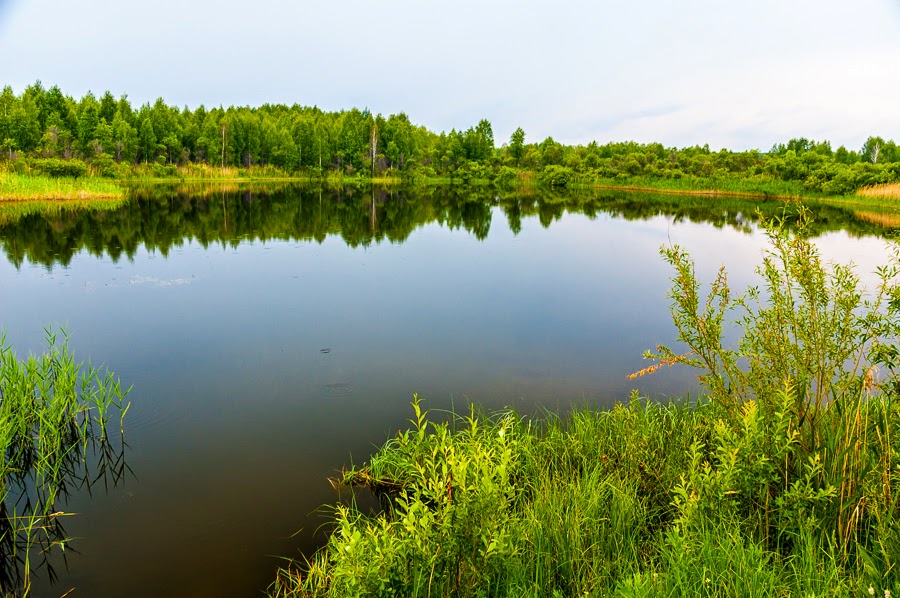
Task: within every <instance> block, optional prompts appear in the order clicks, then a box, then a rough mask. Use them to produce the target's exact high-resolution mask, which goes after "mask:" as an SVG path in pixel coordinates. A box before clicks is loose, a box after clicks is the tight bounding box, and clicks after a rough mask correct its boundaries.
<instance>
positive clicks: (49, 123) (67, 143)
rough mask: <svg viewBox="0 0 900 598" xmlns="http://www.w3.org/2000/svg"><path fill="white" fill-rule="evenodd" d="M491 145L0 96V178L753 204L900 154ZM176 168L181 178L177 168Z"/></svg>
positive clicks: (331, 125) (270, 116) (839, 187)
mask: <svg viewBox="0 0 900 598" xmlns="http://www.w3.org/2000/svg"><path fill="white" fill-rule="evenodd" d="M499 142H500V145H499V147H498V140H496V139H495V138H494V133H493V130H492V127H491V123H490V122H489V121H488V120H487V119H482V120H480V121H479V122H478V123H477V124H475V125H473V126H471V127H470V128H468V129H466V130H459V131H457V130H455V129H454V130H451V131H450V132H449V133H447V132H441V133H436V132H434V131H430V130H428V129H427V128H425V127H423V126H419V125H416V124H414V123H413V122H412V121H411V120H410V118H409V116H407V115H406V114H405V113H403V112H399V113H397V114H392V115H390V116H387V117H385V116H383V115H381V114H372V113H371V112H369V111H368V110H366V109H363V110H360V109H358V108H352V109H347V110H341V111H338V112H327V111H324V110H322V109H320V108H318V107H316V106H312V107H310V106H301V105H298V104H294V105H291V106H287V105H284V104H264V105H262V106H259V107H248V106H243V107H234V106H229V107H228V108H222V107H221V106H219V107H215V108H207V107H205V106H202V105H201V106H198V107H196V108H195V109H191V108H189V107H187V106H185V107H183V108H178V107H175V106H170V105H168V104H167V103H166V102H165V101H164V100H163V99H162V98H160V99H157V100H156V101H155V102H154V103H153V104H150V103H145V104H143V105H141V106H137V107H136V106H133V105H132V104H131V102H130V101H129V100H128V97H127V96H126V95H123V96H121V97H119V98H116V97H115V96H114V95H113V94H112V93H110V92H109V91H107V92H104V93H103V94H102V95H100V96H99V97H97V96H95V95H94V94H93V93H90V92H89V93H87V94H85V95H84V96H83V97H81V98H80V99H77V100H76V99H74V98H73V97H71V96H68V95H65V94H64V93H63V92H62V91H61V90H60V89H59V88H58V87H56V86H53V87H50V88H49V89H47V88H45V87H44V86H43V85H42V84H41V83H40V82H39V81H38V82H35V83H34V84H32V85H30V86H28V87H26V88H25V89H24V91H23V92H22V93H21V94H16V93H15V92H14V91H13V89H12V88H11V87H10V86H6V87H4V88H3V91H2V93H0V150H2V156H3V157H2V159H0V160H2V161H0V168H2V169H3V170H5V171H8V172H18V173H23V174H38V175H47V176H51V177H81V176H85V175H96V176H100V177H109V178H111V179H128V178H140V177H173V176H181V177H184V172H183V169H184V168H185V167H187V166H195V165H204V166H207V167H218V168H221V169H222V171H223V172H224V171H225V170H226V169H235V168H237V169H239V170H249V169H256V171H258V172H259V171H260V170H263V171H265V172H268V173H270V174H272V173H274V174H275V175H280V176H297V175H305V176H311V177H312V176H316V177H324V176H328V175H339V176H342V177H347V176H355V177H361V178H365V177H395V178H408V179H421V178H426V179H432V178H445V179H446V178H449V179H450V180H451V182H462V183H466V182H472V181H488V182H493V183H495V184H499V185H505V184H513V183H516V182H517V181H518V182H521V181H526V182H527V181H536V182H540V183H544V184H547V185H549V186H566V185H567V184H569V183H572V182H583V183H594V184H612V185H615V184H623V185H641V184H642V183H645V182H648V181H652V182H654V183H655V184H654V186H656V187H671V188H673V189H690V188H692V187H696V186H697V185H698V184H699V185H701V186H702V185H704V184H705V185H707V186H710V182H711V183H712V187H713V188H721V189H724V190H734V191H749V192H753V191H754V190H757V191H758V190H763V191H765V194H770V193H775V194H779V193H780V194H784V195H792V194H795V195H796V194H826V195H845V194H849V193H852V192H854V191H855V190H857V189H859V188H861V187H866V186H872V185H879V184H886V183H895V182H898V181H900V149H898V146H897V144H896V143H895V142H894V141H892V140H885V139H884V138H881V137H877V136H872V137H869V138H868V139H867V140H866V141H865V143H864V144H863V146H862V147H860V148H859V149H856V150H854V149H847V148H845V147H843V146H841V147H838V148H837V149H834V148H832V146H831V144H830V143H829V142H828V141H813V140H809V139H805V138H798V139H791V140H789V141H787V142H786V143H778V144H776V145H774V146H773V147H772V148H771V149H770V150H769V151H767V152H762V151H758V150H750V151H730V150H727V149H721V150H719V151H714V150H712V149H710V148H709V146H708V145H705V146H702V147H700V146H693V147H685V148H670V147H665V146H664V145H663V144H660V143H636V142H609V143H605V144H599V143H597V142H591V143H589V144H587V145H574V146H572V145H564V144H562V143H559V142H557V141H556V140H554V139H553V138H552V137H547V138H546V139H544V140H542V141H535V142H532V143H526V134H525V132H524V131H523V130H522V128H518V129H517V130H516V131H515V132H514V133H513V134H512V135H511V136H510V138H509V139H508V140H505V141H504V140H500V141H499ZM179 168H181V169H182V171H179V170H178V169H179Z"/></svg>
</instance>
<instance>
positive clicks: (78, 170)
mask: <svg viewBox="0 0 900 598" xmlns="http://www.w3.org/2000/svg"><path fill="white" fill-rule="evenodd" d="M30 165H31V168H32V169H34V170H35V171H37V172H39V173H41V174H46V175H48V176H52V177H73V178H78V177H80V176H84V175H86V174H87V171H88V167H87V164H85V163H84V162H83V161H82V160H78V159H75V158H72V159H69V160H62V159H60V158H34V159H32V160H31V163H30Z"/></svg>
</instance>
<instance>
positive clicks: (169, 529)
mask: <svg viewBox="0 0 900 598" xmlns="http://www.w3.org/2000/svg"><path fill="white" fill-rule="evenodd" d="M757 209H762V210H763V211H764V212H766V213H780V210H781V209H782V207H781V206H780V205H776V204H773V203H771V202H765V201H760V200H756V201H754V202H747V201H744V202H742V201H738V200H716V201H712V200H709V199H705V198H701V199H697V198H683V197H673V196H649V195H628V194H624V193H605V194H600V193H581V194H576V195H559V194H554V195H546V194H545V195H533V194H518V195H517V194H505V195H504V196H502V197H501V196H499V195H498V194H496V193H494V192H487V191H481V192H479V193H477V194H460V193H456V192H453V191H452V190H448V189H435V190H431V191H429V192H428V193H424V194H423V193H421V192H419V193H410V192H388V191H381V190H379V191H372V190H342V191H340V192H330V191H323V190H316V189H313V190H310V189H305V190H303V189H292V188H284V189H279V190H274V191H272V190H270V191H268V192H267V191H266V190H260V189H255V190H249V189H239V190H236V191H235V190H230V191H229V190H216V189H204V190H202V192H200V193H195V194H188V193H183V192H179V191H176V190H167V189H164V188H163V189H156V190H154V191H153V192H152V193H151V194H149V195H148V196H145V197H138V198H134V199H132V200H131V201H129V202H128V203H127V204H126V205H124V206H123V207H121V208H119V209H117V210H109V211H106V210H104V211H77V210H66V209H62V210H55V211H54V210H51V211H46V210H45V211H36V212H35V213H33V214H24V212H22V211H21V210H20V212H22V213H19V214H18V215H13V216H9V215H7V216H5V217H4V216H3V213H2V211H0V248H2V251H3V254H4V255H5V258H2V259H0V281H2V295H0V296H2V299H0V302H2V316H0V318H2V320H0V325H2V326H3V327H4V328H5V329H6V331H7V338H8V342H10V343H12V344H13V345H14V346H15V348H16V350H17V351H18V352H19V353H20V354H25V353H27V352H28V351H40V350H41V348H42V346H43V345H42V338H43V332H42V329H41V326H42V325H44V324H51V323H59V324H64V325H66V326H68V330H69V334H70V336H71V343H70V345H71V347H72V348H73V349H74V350H75V351H76V354H77V355H78V356H79V357H80V358H82V359H88V358H90V359H91V360H92V361H93V362H95V363H100V362H102V363H105V364H106V365H108V366H109V368H110V369H112V370H113V371H114V372H116V374H117V375H118V376H120V377H121V379H122V380H123V381H124V383H125V384H126V385H133V387H134V390H133V392H132V394H131V395H130V399H131V402H132V408H131V411H130V412H129V414H128V418H127V421H126V440H127V442H128V444H129V452H128V464H129V466H130V467H131V469H132V470H133V472H134V476H133V477H131V478H129V479H128V480H127V481H126V482H125V483H124V484H120V485H118V486H115V487H112V488H110V490H109V492H108V493H103V492H94V495H93V497H88V496H78V497H76V498H74V499H73V501H72V502H71V503H70V504H69V505H68V509H69V510H72V511H76V512H78V513H79V515H78V516H77V517H73V518H71V519H70V520H69V522H68V524H67V531H68V532H69V533H70V535H72V536H74V537H76V538H77V540H76V542H75V543H74V544H73V547H74V548H75V549H77V550H78V553H79V554H76V555H71V556H70V557H69V561H68V565H69V567H68V571H67V572H64V573H63V575H62V576H61V579H60V580H59V582H58V583H56V584H55V585H53V586H51V587H49V588H48V587H39V588H38V594H37V595H60V594H62V593H64V592H65V591H66V590H68V589H69V588H71V587H74V588H76V593H75V594H73V595H80V596H99V597H103V596H148V597H149V596H154V597H155V596H163V595H165V596H199V595H208V596H249V595H257V594H258V592H259V591H260V590H262V589H264V588H265V587H266V586H267V585H268V584H269V582H270V581H271V580H272V579H273V576H274V573H275V570H276V568H277V567H278V565H279V564H280V562H281V561H280V560H279V558H278V557H281V556H298V555H299V554H300V552H303V553H306V554H309V553H311V551H313V550H314V549H315V547H316V546H318V545H320V544H321V542H322V533H319V534H316V533H315V532H316V529H317V528H318V527H319V526H320V525H321V524H322V523H323V521H324V519H323V517H324V515H323V513H321V512H317V509H319V508H320V506H321V505H323V504H326V503H330V502H333V501H334V499H335V496H336V495H335V492H334V491H333V490H332V488H331V486H330V485H329V483H328V481H327V478H328V477H330V476H332V477H333V476H335V475H336V474H337V472H338V471H339V470H340V468H341V467H342V466H345V465H348V464H350V463H353V462H356V463H358V462H361V461H363V460H364V459H365V458H366V457H367V456H368V455H369V454H370V453H371V452H372V450H373V449H374V447H376V446H377V445H380V444H381V443H383V442H384V441H385V440H386V439H387V438H388V436H389V435H390V434H391V433H392V432H394V431H396V430H397V429H399V428H401V427H404V426H405V425H406V424H407V418H409V417H410V416H411V415H412V410H411V409H410V407H409V403H410V401H411V400H412V398H413V395H414V394H415V393H417V394H418V395H419V396H420V397H423V398H424V399H425V401H426V403H425V405H426V406H427V407H429V408H432V409H435V410H447V409H451V408H452V409H456V410H457V411H465V410H466V408H467V407H466V406H467V405H468V403H470V402H476V403H478V404H480V405H482V406H485V407H488V408H504V407H513V408H515V409H518V410H520V411H522V412H525V413H534V412H536V411H539V410H540V409H542V408H549V409H553V410H556V409H564V408H566V407H567V406H569V405H571V404H585V405H591V406H601V407H602V406H608V405H611V404H613V403H614V402H615V401H621V400H626V399H627V398H628V396H629V393H630V392H631V390H632V389H638V390H639V391H640V392H641V393H643V394H645V395H647V396H651V397H653V398H655V399H664V398H665V397H680V396H684V395H685V394H691V393H695V392H696V390H697V388H696V383H695V378H694V373H693V372H690V371H687V370H679V369H677V368H672V369H666V370H664V371H660V372H659V373H657V374H654V375H653V376H650V377H645V378H641V379H639V380H635V381H631V380H628V378H627V375H628V374H629V373H631V372H633V371H636V370H639V369H641V368H642V367H644V366H646V365H647V363H646V362H645V361H643V360H642V359H641V353H642V352H643V351H644V350H646V349H651V348H653V347H655V346H656V345H657V344H658V343H660V342H665V343H672V342H674V340H675V333H674V329H673V328H672V325H671V321H670V318H669V314H668V307H667V306H668V300H667V299H666V291H667V289H668V286H669V283H668V277H669V275H670V272H669V270H668V268H667V266H666V265H665V264H664V263H663V262H662V260H661V259H660V258H659V253H658V252H659V248H660V246H661V245H663V244H668V243H680V244H682V245H685V246H687V247H688V248H689V249H690V251H691V252H692V253H693V255H694V257H695V258H696V260H697V267H698V272H699V274H700V276H701V277H702V278H704V279H706V280H709V279H710V278H711V277H712V276H713V275H714V273H715V271H716V269H717V268H718V267H719V266H721V265H723V264H727V265H728V267H729V270H730V272H731V273H732V286H733V288H736V289H737V288H741V287H743V286H745V285H746V284H748V283H750V282H753V281H754V277H753V267H754V265H755V264H756V263H758V261H759V256H760V252H761V250H762V247H763V245H764V239H763V236H762V235H761V234H760V233H759V232H758V231H757V230H756V225H755V224H754V217H755V216H754V213H755V211H756V210H757ZM23 214H24V215H23ZM817 219H818V220H817V223H816V225H815V226H816V227H817V228H816V232H817V234H820V235H821V236H820V241H819V242H820V245H821V246H822V248H823V251H824V252H825V253H827V254H829V255H833V256H835V257H839V258H841V259H846V258H847V257H848V256H849V257H852V258H853V259H855V260H856V261H857V262H859V263H869V264H872V263H875V262H877V261H880V260H881V259H882V256H884V255H885V251H884V245H883V242H882V241H881V240H880V239H879V238H878V237H877V236H876V234H877V233H878V230H877V229H874V228H873V227H871V226H870V225H866V224H865V223H864V222H862V221H859V220H856V219H854V218H853V216H852V214H848V213H844V212H841V211H839V210H833V209H831V210H829V209H824V208H819V209H818V210H817ZM298 530H302V531H301V532H300V533H296V532H297V531H298ZM44 586H46V582H44Z"/></svg>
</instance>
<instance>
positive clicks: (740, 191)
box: [577, 175, 822, 199]
mask: <svg viewBox="0 0 900 598" xmlns="http://www.w3.org/2000/svg"><path fill="white" fill-rule="evenodd" d="M577 182H578V183H581V184H588V185H591V186H598V187H603V188H613V189H640V190H653V191H670V192H676V193H690V194H702V195H711V196H715V195H740V196H748V197H773V198H775V197H777V198H785V199H786V198H800V197H820V196H821V195H822V194H821V193H812V192H810V191H809V190H808V189H806V188H804V186H803V184H802V183H801V182H795V181H782V180H779V179H775V178H772V177H768V176H763V175H760V176H754V177H738V176H719V177H693V176H684V177H681V178H664V177H653V176H634V177H628V176H619V177H616V178H608V179H606V178H596V179H595V178H592V177H584V178H581V177H579V178H578V179H577Z"/></svg>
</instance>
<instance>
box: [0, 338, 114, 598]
mask: <svg viewBox="0 0 900 598" xmlns="http://www.w3.org/2000/svg"><path fill="white" fill-rule="evenodd" d="M46 334H47V346H48V348H47V349H46V351H45V352H44V353H42V354H41V355H38V356H35V355H31V356H29V357H27V358H25V359H19V358H18V357H16V356H15V355H14V353H13V351H12V348H11V347H10V346H9V345H8V344H7V343H6V340H5V337H0V446H2V447H3V450H2V451H0V594H2V595H12V594H15V595H22V596H24V595H27V594H28V593H29V591H30V589H31V579H32V575H33V572H34V571H35V570H36V569H37V568H45V569H46V570H47V571H48V573H49V574H50V575H51V577H52V576H53V558H54V557H56V556H57V555H61V553H62V552H64V551H65V549H66V546H67V545H68V544H69V543H70V542H71V540H70V539H69V538H68V537H67V536H66V534H65V530H64V528H63V525H62V520H63V519H64V518H65V517H67V516H68V515H69V514H68V513H65V512H63V511H62V510H61V507H63V506H64V504H65V500H66V497H67V496H68V495H69V493H71V492H73V491H75V490H78V489H82V488H85V487H89V486H90V485H91V484H93V483H95V482H97V481H99V480H102V481H104V482H105V481H109V477H110V476H111V477H112V480H113V482H116V481H118V479H120V478H121V477H122V476H123V475H124V472H125V465H124V459H123V458H122V455H123V451H124V444H123V435H124V425H123V420H124V417H125V414H126V413H127V411H128V407H129V404H128V403H127V402H126V401H125V397H126V395H127V394H128V390H127V389H123V388H122V386H121V384H120V382H119V381H118V380H117V379H116V378H115V377H113V376H112V374H110V373H109V372H107V371H103V370H100V369H97V368H94V367H92V366H91V365H90V364H87V365H85V364H82V363H76V361H75V359H74V356H73V354H72V352H71V351H70V350H69V349H68V346H67V339H66V338H65V333H64V332H63V333H62V338H61V340H60V341H59V342H58V340H57V339H58V335H57V333H55V332H53V331H51V330H49V329H48V330H47V332H46ZM113 424H114V425H113ZM116 444H117V445H118V446H116ZM92 454H94V455H96V458H90V459H89V458H88V457H89V456H90V455H92Z"/></svg>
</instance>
